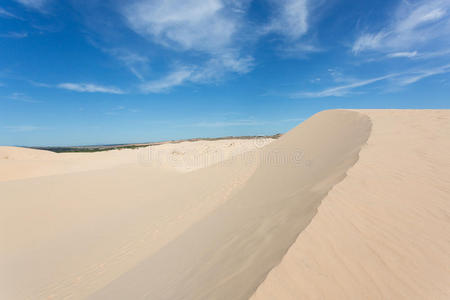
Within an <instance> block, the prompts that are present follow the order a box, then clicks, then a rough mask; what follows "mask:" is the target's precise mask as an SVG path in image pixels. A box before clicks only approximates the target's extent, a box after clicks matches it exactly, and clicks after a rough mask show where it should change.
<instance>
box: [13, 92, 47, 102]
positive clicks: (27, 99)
mask: <svg viewBox="0 0 450 300" xmlns="http://www.w3.org/2000/svg"><path fill="white" fill-rule="evenodd" d="M8 98H9V99H11V100H14V101H20V102H27V103H38V102H39V101H36V100H34V99H33V98H31V97H29V96H27V95H25V94H23V93H12V94H11V95H9V96H8Z"/></svg>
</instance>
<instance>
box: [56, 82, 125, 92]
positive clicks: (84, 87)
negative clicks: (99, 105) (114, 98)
mask: <svg viewBox="0 0 450 300" xmlns="http://www.w3.org/2000/svg"><path fill="white" fill-rule="evenodd" d="M58 87H59V88H61V89H66V90H70V91H75V92H82V93H84V92H86V93H108V94H124V93H125V92H124V91H122V90H121V89H119V88H116V87H111V86H101V85H96V84H92V83H60V84H58Z"/></svg>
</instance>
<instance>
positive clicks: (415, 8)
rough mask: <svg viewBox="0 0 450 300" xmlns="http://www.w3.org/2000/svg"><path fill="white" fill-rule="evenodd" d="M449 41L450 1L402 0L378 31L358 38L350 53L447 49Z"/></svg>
mask: <svg viewBox="0 0 450 300" xmlns="http://www.w3.org/2000/svg"><path fill="white" fill-rule="evenodd" d="M449 39H450V1H448V0H421V1H415V2H409V1H401V3H400V5H399V7H398V8H397V11H396V13H395V14H394V17H393V18H392V20H390V21H389V22H388V24H387V25H386V26H385V27H384V28H383V29H382V30H380V31H378V32H372V33H363V34H362V35H360V36H359V37H358V39H357V40H356V41H355V43H354V44H353V48H352V50H353V52H354V53H355V54H357V53H360V52H363V51H369V50H373V51H380V52H392V51H395V52H408V51H410V49H411V48H413V47H414V48H416V49H417V48H423V49H428V48H430V47H433V48H436V47H437V48H447V47H448V40H449ZM445 41H447V42H445Z"/></svg>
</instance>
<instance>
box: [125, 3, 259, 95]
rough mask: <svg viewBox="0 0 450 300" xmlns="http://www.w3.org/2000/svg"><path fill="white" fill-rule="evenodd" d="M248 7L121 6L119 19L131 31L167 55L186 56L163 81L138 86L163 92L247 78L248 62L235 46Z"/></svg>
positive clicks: (194, 4)
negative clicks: (230, 75) (233, 76)
mask: <svg viewBox="0 0 450 300" xmlns="http://www.w3.org/2000/svg"><path fill="white" fill-rule="evenodd" d="M249 2H250V1H248V0H244V1H227V0H187V1H175V0H168V1H150V0H137V1H134V2H132V4H126V5H125V6H124V8H123V14H124V16H125V19H126V20H127V24H128V26H129V27H130V28H131V29H132V30H134V31H135V32H136V33H138V34H139V35H141V36H143V37H144V38H146V39H147V40H149V41H151V42H154V43H156V44H159V45H161V46H163V47H166V48H168V49H169V50H170V51H175V52H186V54H187V55H186V57H185V58H186V60H185V61H177V63H176V65H177V67H175V69H174V70H172V71H171V72H170V73H169V74H168V75H166V76H165V77H162V78H160V79H156V80H151V81H147V82H145V83H143V84H142V85H141V88H142V90H143V91H144V92H151V93H158V92H165V91H167V90H169V89H170V88H171V87H174V86H177V85H181V84H183V83H186V82H195V83H205V82H211V81H215V80H220V79H221V78H223V77H224V76H225V75H226V74H227V73H237V74H243V73H247V72H249V71H250V70H251V68H252V66H253V58H252V57H251V56H250V55H242V54H241V50H242V45H241V43H239V42H238V39H239V37H240V34H241V30H242V29H243V27H244V22H243V17H244V12H245V10H246V9H247V7H248V4H249ZM193 53H197V54H195V55H196V61H197V62H196V63H195V64H193V63H192V60H190V55H192V54H193ZM199 58H200V59H199ZM131 59H133V58H132V57H131ZM126 60H127V61H128V60H130V57H128V58H127V59H126ZM141 62H142V61H139V63H141ZM128 65H131V64H130V63H128ZM135 74H136V73H135ZM136 75H137V76H138V77H139V75H138V74H136ZM141 79H142V76H141Z"/></svg>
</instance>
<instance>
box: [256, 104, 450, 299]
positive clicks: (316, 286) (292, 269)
mask: <svg viewBox="0 0 450 300" xmlns="http://www.w3.org/2000/svg"><path fill="white" fill-rule="evenodd" d="M362 113H364V114H367V115H368V116H369V117H370V119H371V120H372V123H373V126H372V133H371V135H370V137H369V140H368V144H367V146H365V147H364V148H363V150H362V151H361V153H360V158H359V160H358V163H357V164H356V165H355V166H353V167H352V168H351V169H350V170H349V172H348V176H347V178H346V179H345V180H344V181H342V182H341V183H339V184H337V185H336V186H334V188H333V189H332V190H331V192H330V193H329V194H328V196H327V197H326V198H325V199H324V200H323V201H322V204H321V206H320V207H319V211H318V213H317V214H316V216H315V217H314V218H313V220H312V222H311V224H309V225H308V227H307V228H306V229H305V230H304V231H303V232H302V233H301V234H300V235H299V237H298V238H297V241H296V242H295V243H294V245H293V246H292V247H291V248H290V249H289V251H288V253H287V255H286V256H285V257H284V258H283V260H282V262H281V264H280V265H279V266H277V267H276V268H274V269H273V270H272V271H271V272H270V274H269V276H268V277H267V279H266V280H265V281H264V283H263V284H262V285H261V286H260V287H259V288H258V290H257V292H256V294H255V295H254V297H252V299H254V300H256V299H258V300H259V299H450V110H440V111H439V110H407V111H399V110H389V111H385V110H375V111H369V110H365V111H362Z"/></svg>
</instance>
